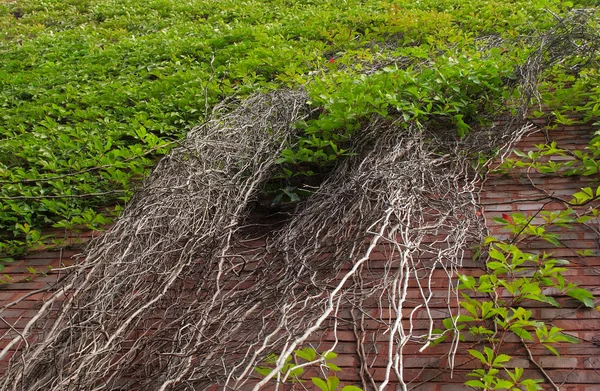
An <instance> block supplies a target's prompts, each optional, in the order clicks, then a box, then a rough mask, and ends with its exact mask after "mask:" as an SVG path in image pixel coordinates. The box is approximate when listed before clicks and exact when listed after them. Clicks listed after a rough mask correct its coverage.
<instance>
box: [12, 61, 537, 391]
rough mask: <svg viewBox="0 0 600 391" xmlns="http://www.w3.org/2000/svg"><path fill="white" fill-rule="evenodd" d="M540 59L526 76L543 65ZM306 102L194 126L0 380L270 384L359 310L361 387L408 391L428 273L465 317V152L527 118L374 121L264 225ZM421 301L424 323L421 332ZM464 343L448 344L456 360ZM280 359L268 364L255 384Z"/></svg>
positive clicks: (82, 385) (295, 95)
mask: <svg viewBox="0 0 600 391" xmlns="http://www.w3.org/2000/svg"><path fill="white" fill-rule="evenodd" d="M531 64H532V65H531V69H529V68H528V70H524V71H523V75H526V77H525V76H524V80H525V81H526V83H532V82H533V81H534V76H535V74H536V72H538V71H539V69H540V67H542V66H541V65H539V64H540V63H539V61H532V62H531ZM545 66H546V65H544V67H545ZM525 95H526V96H525V99H524V102H525V103H528V102H529V99H528V98H529V96H528V95H527V94H525ZM306 101H307V97H306V95H305V94H304V93H303V92H300V91H279V92H273V93H269V94H263V95H255V96H253V97H251V98H250V99H248V100H247V101H245V102H244V103H243V104H241V105H240V106H239V107H238V108H237V109H234V110H233V111H230V112H225V113H224V114H221V115H218V116H215V117H214V118H213V119H212V120H211V121H209V122H208V123H206V124H205V125H203V126H201V127H199V128H196V129H194V130H193V131H192V132H190V134H189V135H188V137H187V139H186V140H185V142H183V144H182V145H181V146H180V147H178V148H176V149H175V150H173V151H172V153H171V154H170V155H169V156H167V157H165V158H164V159H163V160H162V161H161V162H160V163H159V165H158V166H157V168H156V169H155V170H154V172H153V173H152V175H151V177H150V178H149V180H148V181H147V183H146V184H145V186H144V187H143V189H142V190H141V191H140V192H138V194H136V196H135V197H134V199H133V200H132V201H131V202H130V204H129V205H128V206H127V208H126V209H125V211H124V213H123V215H122V217H121V218H120V219H119V221H118V222H117V223H116V224H115V226H114V227H113V228H112V229H111V230H110V231H109V232H108V233H106V234H105V235H103V236H102V237H101V238H99V239H97V240H95V241H93V242H92V243H91V244H90V246H89V248H88V249H87V250H86V254H85V257H84V258H83V259H82V261H81V262H80V263H78V264H77V266H76V267H75V268H74V271H73V272H71V273H69V274H67V275H66V276H65V277H64V278H63V279H62V280H61V281H59V283H58V284H57V286H56V287H54V290H53V291H52V292H51V294H50V295H49V296H48V297H47V299H46V300H45V302H44V304H43V307H42V308H41V310H40V311H39V313H38V314H37V316H36V317H34V318H33V319H32V320H31V321H30V322H29V323H28V324H27V325H26V327H25V328H24V329H23V331H22V332H20V333H19V334H18V335H16V336H15V337H14V338H13V339H12V340H10V341H9V343H8V345H7V346H6V347H5V348H4V349H3V351H2V352H1V353H0V358H1V357H4V356H6V355H7V354H8V352H9V351H10V350H11V349H15V348H18V349H20V350H21V352H22V353H21V354H20V355H18V356H15V358H13V359H12V360H11V362H10V366H9V368H8V370H7V373H6V375H5V377H4V378H3V380H2V383H1V385H2V389H3V390H121V389H123V390H125V389H127V390H202V389H214V388H215V387H217V388H219V389H224V390H225V389H241V388H242V387H243V388H244V389H248V388H252V389H254V390H258V389H260V388H261V387H263V386H265V385H266V384H267V383H268V382H271V381H272V380H277V382H276V383H275V384H276V387H278V385H279V384H281V382H283V381H285V380H286V378H287V377H289V376H290V372H289V371H288V373H281V371H280V370H281V369H282V368H283V366H284V364H285V359H286V357H288V356H289V355H290V354H291V353H292V352H293V351H294V350H295V349H297V348H299V347H302V346H303V345H305V344H306V343H310V342H311V341H313V340H314V339H315V336H318V335H319V334H320V333H324V332H329V333H332V335H333V336H334V338H333V341H334V342H333V345H332V346H329V347H328V349H330V350H335V345H336V341H337V338H336V333H337V331H338V330H339V329H340V328H342V327H347V326H348V325H347V324H346V323H344V322H343V318H344V314H343V312H344V311H347V310H350V313H351V314H352V315H353V318H354V320H355V321H354V322H352V326H351V327H352V328H353V330H354V332H355V335H356V337H357V338H356V339H357V342H358V348H357V352H358V355H359V358H360V363H361V365H360V376H361V379H362V382H363V387H364V388H365V389H366V388H374V389H379V390H384V389H386V386H388V384H389V382H390V381H397V382H399V384H400V386H401V388H402V389H404V390H406V389H407V387H406V381H405V379H404V370H403V363H404V360H403V359H404V349H405V347H406V346H408V344H413V345H414V344H418V345H420V347H421V350H424V349H427V347H428V345H429V344H430V343H431V342H432V341H433V340H435V339H436V338H437V337H439V335H436V332H434V328H433V327H434V316H433V315H432V313H431V311H430V304H431V302H432V300H434V295H433V291H432V288H433V287H432V286H431V284H430V282H431V280H432V279H433V278H434V277H435V278H440V276H445V278H447V279H448V287H449V288H448V292H447V297H446V298H445V300H446V301H447V302H448V313H449V314H452V315H455V314H457V312H458V309H457V308H456V307H455V306H453V305H452V304H451V303H452V298H453V297H455V296H456V292H455V291H454V289H453V286H454V284H453V283H452V282H453V279H454V276H455V273H456V269H457V268H458V267H460V265H461V262H462V259H463V255H464V250H465V248H468V245H469V243H471V242H479V240H480V239H481V237H482V235H483V234H484V225H483V224H482V221H481V217H480V216H478V213H477V205H478V203H477V191H478V180H479V178H478V177H477V167H473V165H472V159H467V158H466V157H472V156H476V155H477V154H480V153H485V152H487V151H489V150H490V149H492V148H500V149H502V148H504V149H505V150H506V149H507V148H509V147H510V146H511V145H512V144H513V143H514V142H515V141H516V140H518V139H519V138H520V137H521V135H522V134H523V133H524V132H526V131H528V129H529V127H528V126H521V123H522V122H521V120H522V118H523V112H521V113H519V114H518V116H517V117H516V119H515V120H514V121H509V122H507V123H506V124H505V125H503V126H498V127H496V128H494V129H492V130H491V131H479V132H474V133H473V134H471V135H470V136H469V137H467V138H466V139H464V140H462V141H460V140H456V138H455V137H453V136H448V135H444V134H443V133H440V132H439V131H436V132H433V131H432V132H430V131H428V129H427V128H426V127H425V128H423V127H420V128H417V127H415V126H409V125H407V124H404V123H395V122H393V121H391V120H385V119H381V118H373V120H372V121H371V122H370V124H369V125H368V126H367V127H366V128H365V129H363V130H362V131H361V134H360V136H358V137H357V138H356V139H355V140H354V143H355V145H354V149H353V150H354V151H356V155H355V156H351V157H349V158H347V159H346V160H344V161H343V162H341V163H340V164H339V165H338V166H337V167H336V168H335V169H334V170H333V172H332V173H331V174H330V175H329V176H328V178H327V179H325V181H324V182H323V183H322V184H321V186H320V187H319V188H318V189H317V190H316V191H315V193H314V194H313V195H312V196H311V197H310V198H309V199H307V200H306V201H304V202H302V203H300V204H299V205H298V206H297V208H296V212H295V213H293V214H292V215H290V216H289V217H288V218H286V219H285V220H284V221H279V222H277V223H276V224H274V226H273V227H270V229H268V230H266V229H264V227H262V226H261V224H258V223H257V222H258V220H256V218H255V216H254V215H253V209H254V208H255V206H256V205H257V204H258V201H259V200H258V198H259V195H260V193H261V191H262V190H263V189H264V186H265V184H266V183H267V182H268V181H269V179H270V177H271V175H272V173H273V169H274V166H275V162H276V160H277V158H278V157H279V155H280V152H281V150H282V149H283V148H284V146H286V145H289V143H290V140H291V139H293V137H294V132H295V130H294V127H293V124H294V123H295V122H297V121H298V120H301V119H306V118H308V117H309V116H310V115H311V111H310V109H309V107H308V106H307V105H306ZM524 107H525V106H524ZM261 221H264V220H261ZM265 230H266V231H268V232H267V233H266V234H264V231H265ZM253 235H254V237H253ZM257 235H259V236H261V235H262V238H263V239H264V238H266V242H265V244H264V246H258V245H257V244H256V243H255V242H254V241H253V239H256V238H255V236H257ZM375 253H378V254H380V255H381V254H383V255H384V256H383V257H381V256H379V257H374V256H373V255H374V254H375ZM411 284H412V288H410V289H411V291H410V292H409V286H411ZM415 292H416V293H415ZM409 293H410V294H411V295H409ZM373 303H374V304H373ZM373 306H375V307H377V308H378V309H379V311H378V313H379V314H380V315H379V316H377V317H376V319H375V321H376V322H377V323H378V327H379V328H380V330H382V332H381V333H380V336H384V337H385V344H386V349H385V351H384V352H379V354H380V355H381V356H382V357H383V358H384V360H385V365H384V368H385V374H384V376H383V378H382V379H383V380H381V378H380V379H378V380H377V381H376V379H375V378H374V377H373V376H372V368H371V367H370V364H369V361H368V360H367V358H368V357H367V356H368V354H367V353H366V351H365V349H364V344H365V340H366V339H367V334H368V333H369V331H367V330H365V328H364V327H363V326H364V322H365V318H366V317H368V316H372V315H369V309H370V308H373ZM418 312H420V313H421V316H423V315H422V314H425V315H424V319H425V320H426V321H428V324H429V327H428V329H427V330H425V331H424V332H423V331H422V330H421V329H416V328H415V327H414V321H415V317H416V314H417V313H418ZM456 349H457V341H456V340H455V341H452V343H451V344H450V353H449V357H450V359H452V357H453V354H454V352H455V351H456ZM270 353H275V354H277V355H278V356H279V359H278V360H277V361H276V363H275V368H274V369H273V371H271V373H270V374H269V375H268V376H266V377H264V378H256V376H255V375H254V371H253V368H254V367H255V366H256V365H257V364H258V363H259V362H260V361H261V360H262V359H263V358H264V357H265V356H266V355H267V354H270ZM271 384H272V383H271Z"/></svg>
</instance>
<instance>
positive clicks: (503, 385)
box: [494, 379, 514, 390]
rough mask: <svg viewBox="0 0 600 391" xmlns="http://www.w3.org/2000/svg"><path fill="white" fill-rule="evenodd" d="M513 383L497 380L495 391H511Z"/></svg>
mask: <svg viewBox="0 0 600 391" xmlns="http://www.w3.org/2000/svg"><path fill="white" fill-rule="evenodd" d="M513 384H514V383H513V382H511V381H509V380H502V379H499V380H496V384H494V389H496V390H497V389H501V388H506V389H509V388H510V387H512V386H513Z"/></svg>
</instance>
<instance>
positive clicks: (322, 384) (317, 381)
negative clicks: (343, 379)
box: [310, 377, 329, 391]
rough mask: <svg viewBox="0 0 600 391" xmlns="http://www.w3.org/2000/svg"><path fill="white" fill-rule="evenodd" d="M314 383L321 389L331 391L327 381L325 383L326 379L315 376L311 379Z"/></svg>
mask: <svg viewBox="0 0 600 391" xmlns="http://www.w3.org/2000/svg"><path fill="white" fill-rule="evenodd" d="M310 380H311V381H312V382H313V384H314V385H315V386H317V387H319V388H320V389H321V390H323V391H329V386H328V385H327V383H325V381H324V380H323V379H319V378H318V377H313V378H311V379H310Z"/></svg>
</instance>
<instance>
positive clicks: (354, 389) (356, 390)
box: [342, 386, 363, 391]
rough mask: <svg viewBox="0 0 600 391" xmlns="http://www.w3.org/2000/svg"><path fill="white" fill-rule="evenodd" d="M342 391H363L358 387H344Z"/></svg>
mask: <svg viewBox="0 0 600 391" xmlns="http://www.w3.org/2000/svg"><path fill="white" fill-rule="evenodd" d="M342 391H363V389H362V388H360V387H356V386H344V387H343V388H342Z"/></svg>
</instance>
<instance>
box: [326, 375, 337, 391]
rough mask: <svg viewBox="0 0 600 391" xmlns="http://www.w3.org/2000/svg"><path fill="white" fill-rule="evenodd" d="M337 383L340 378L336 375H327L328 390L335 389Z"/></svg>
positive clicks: (333, 390) (332, 390)
mask: <svg viewBox="0 0 600 391" xmlns="http://www.w3.org/2000/svg"><path fill="white" fill-rule="evenodd" d="M339 384H340V379H339V378H338V377H337V376H329V377H328V378H327V387H328V388H329V391H335V390H337V388H338V385H339Z"/></svg>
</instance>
